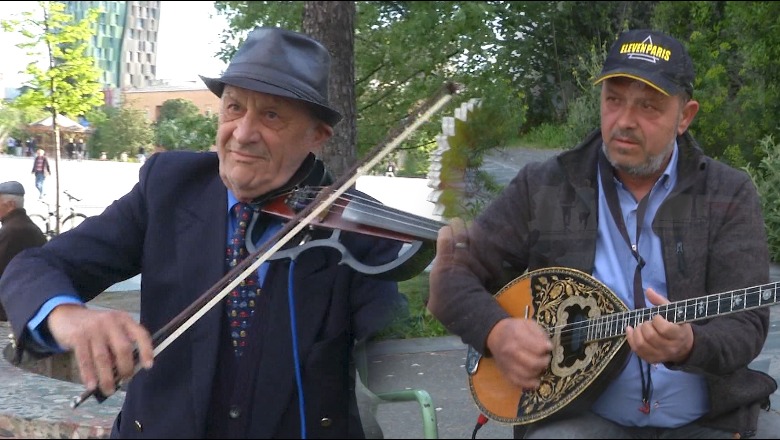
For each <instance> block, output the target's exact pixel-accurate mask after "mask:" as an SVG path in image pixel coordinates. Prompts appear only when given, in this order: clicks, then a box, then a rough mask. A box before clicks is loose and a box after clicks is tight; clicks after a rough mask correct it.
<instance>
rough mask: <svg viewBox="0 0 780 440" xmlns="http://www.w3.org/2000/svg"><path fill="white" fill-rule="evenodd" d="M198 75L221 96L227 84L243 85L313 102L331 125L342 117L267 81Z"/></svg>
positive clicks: (245, 87)
mask: <svg viewBox="0 0 780 440" xmlns="http://www.w3.org/2000/svg"><path fill="white" fill-rule="evenodd" d="M198 76H200V79H201V80H203V83H204V84H206V87H208V89H209V90H211V92H212V93H214V94H215V95H217V96H218V97H220V98H221V97H222V92H223V91H224V90H225V84H230V85H231V86H236V87H241V88H242V89H247V90H252V91H255V92H260V93H267V94H269V95H274V96H282V97H285V98H291V99H297V100H299V101H304V102H306V103H308V104H311V106H312V108H313V109H314V111H315V113H316V114H317V116H318V117H319V118H320V119H322V121H323V122H325V123H326V124H328V125H330V126H331V127H333V126H334V125H336V124H338V123H339V121H341V118H342V116H341V114H340V113H339V112H337V111H335V110H333V109H331V108H329V107H326V106H324V105H322V104H319V103H316V102H313V101H311V100H309V99H306V98H303V97H301V96H299V95H297V94H295V93H293V92H291V91H289V90H287V89H285V88H282V87H278V86H275V85H273V84H269V83H267V82H263V81H258V80H255V79H250V78H236V77H233V78H231V77H228V78H224V77H223V78H209V77H205V76H203V75H198Z"/></svg>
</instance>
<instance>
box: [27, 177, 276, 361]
mask: <svg viewBox="0 0 780 440" xmlns="http://www.w3.org/2000/svg"><path fill="white" fill-rule="evenodd" d="M236 203H238V199H236V196H234V195H233V193H232V192H230V190H228V192H227V208H226V209H227V215H228V222H227V231H226V232H227V235H226V237H227V239H226V240H225V247H226V248H227V246H228V245H229V242H230V238H231V237H232V236H233V232H235V230H236V227H237V226H238V219H236V217H235V215H233V211H232V208H233V205H235V204H236ZM281 227H282V222H281V221H273V222H271V223H269V225H268V227H267V228H266V230H265V231H264V232H263V234H262V235H261V236H260V238H259V239H258V240H257V243H255V245H256V246H259V245H260V243H264V242H265V241H266V240H268V239H269V238H271V237H272V236H273V235H274V234H275V233H276V232H277V231H278V230H279V229H280V228H281ZM268 265H269V263H268V262H264V263H263V264H261V265H260V267H258V268H257V274H258V279H259V283H260V285H261V286H262V285H263V281H264V280H265V275H266V273H267V272H268ZM61 304H84V302H83V301H82V300H81V298H79V296H78V295H76V294H75V293H70V294H62V295H58V296H55V297H53V298H51V299H50V300H48V301H46V302H45V303H44V304H43V306H41V308H40V309H39V310H38V313H36V314H35V316H33V317H32V319H30V321H29V322H28V323H27V329H28V330H29V331H30V335H31V336H32V338H33V340H34V341H35V342H36V343H37V344H38V345H40V346H42V347H45V348H48V349H49V350H51V351H53V352H55V353H61V352H63V351H65V350H64V349H63V348H62V347H60V346H58V345H57V343H56V342H55V341H54V340H53V338H52V337H51V335H49V331H48V328H47V327H46V318H48V317H49V313H51V311H52V310H54V308H55V307H57V306H59V305H61Z"/></svg>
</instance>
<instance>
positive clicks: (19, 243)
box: [0, 181, 46, 321]
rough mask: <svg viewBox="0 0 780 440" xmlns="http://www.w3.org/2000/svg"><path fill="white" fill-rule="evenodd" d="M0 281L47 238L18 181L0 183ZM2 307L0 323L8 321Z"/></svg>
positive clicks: (0, 306) (0, 308)
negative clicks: (26, 205) (26, 204)
mask: <svg viewBox="0 0 780 440" xmlns="http://www.w3.org/2000/svg"><path fill="white" fill-rule="evenodd" d="M0 223H2V225H3V226H2V227H0V279H2V277H3V273H4V272H5V268H6V266H8V263H9V262H10V261H11V259H12V258H14V257H15V256H16V255H17V254H19V253H20V252H22V251H23V250H25V249H28V248H32V247H39V246H43V245H44V244H45V243H46V236H45V235H43V232H41V230H40V228H38V226H36V225H35V223H33V221H32V220H30V217H29V216H28V215H27V211H26V210H25V209H24V186H22V184H21V183H19V182H16V181H10V182H3V183H0ZM7 320H8V318H7V316H6V313H5V309H4V308H3V307H2V305H0V321H7Z"/></svg>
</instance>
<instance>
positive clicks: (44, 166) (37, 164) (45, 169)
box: [32, 148, 51, 199]
mask: <svg viewBox="0 0 780 440" xmlns="http://www.w3.org/2000/svg"><path fill="white" fill-rule="evenodd" d="M32 174H35V188H37V189H38V199H42V198H43V196H44V195H45V194H44V192H43V183H44V182H45V181H46V176H48V175H51V168H50V167H49V159H47V158H46V152H45V151H44V150H43V148H39V149H38V155H37V156H35V159H34V161H33V167H32Z"/></svg>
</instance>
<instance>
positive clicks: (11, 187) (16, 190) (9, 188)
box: [0, 180, 24, 196]
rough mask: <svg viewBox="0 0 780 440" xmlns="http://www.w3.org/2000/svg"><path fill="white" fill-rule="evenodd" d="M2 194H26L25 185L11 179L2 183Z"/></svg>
mask: <svg viewBox="0 0 780 440" xmlns="http://www.w3.org/2000/svg"><path fill="white" fill-rule="evenodd" d="M0 194H11V195H14V196H23V195H24V186H22V184H21V183H19V182H17V181H15V180H11V181H10V182H3V183H0Z"/></svg>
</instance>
